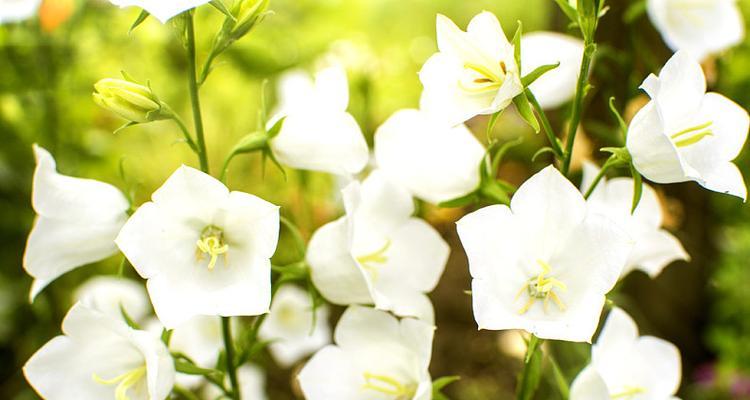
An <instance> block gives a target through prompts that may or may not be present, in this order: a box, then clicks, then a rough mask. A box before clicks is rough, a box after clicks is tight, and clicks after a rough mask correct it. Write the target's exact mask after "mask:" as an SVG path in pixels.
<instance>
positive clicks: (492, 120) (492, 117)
mask: <svg viewBox="0 0 750 400" xmlns="http://www.w3.org/2000/svg"><path fill="white" fill-rule="evenodd" d="M504 110H505V109H502V110H500V111H498V112H496V113H494V114H492V115H490V120H489V121H487V140H488V141H489V140H490V136H491V134H492V130H493V129H495V124H496V123H497V120H498V119H499V118H500V115H502V113H503V111H504Z"/></svg>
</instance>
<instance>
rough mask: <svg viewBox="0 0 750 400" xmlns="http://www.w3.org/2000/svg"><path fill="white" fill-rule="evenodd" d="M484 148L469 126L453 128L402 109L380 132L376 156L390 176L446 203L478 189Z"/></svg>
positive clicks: (434, 200) (425, 196) (417, 193)
mask: <svg viewBox="0 0 750 400" xmlns="http://www.w3.org/2000/svg"><path fill="white" fill-rule="evenodd" d="M484 153H485V150H484V147H483V146H482V144H481V143H479V141H478V140H477V139H476V138H475V137H474V135H472V133H471V131H469V129H467V128H466V126H464V125H463V124H460V125H456V126H455V127H449V126H447V125H444V124H441V123H439V122H438V121H436V120H435V119H434V118H432V117H431V116H430V115H428V114H427V113H425V112H422V111H418V110H411V109H407V110H400V111H397V112H396V113H395V114H393V115H392V116H391V117H390V118H388V120H386V121H385V122H384V123H383V125H381V126H380V127H379V128H378V130H377V132H375V159H376V162H377V165H378V168H380V169H381V170H382V171H383V173H384V174H385V175H387V177H388V179H389V180H391V181H393V182H395V183H398V184H399V185H401V186H403V187H404V188H406V189H407V190H409V191H410V192H411V193H412V194H413V195H414V196H416V197H419V198H421V199H424V200H426V201H429V202H431V203H440V202H443V201H448V200H452V199H455V198H458V197H462V196H464V195H466V194H469V193H471V192H472V191H474V190H476V189H477V187H478V186H479V183H480V175H479V167H480V164H481V162H482V159H483V157H484Z"/></svg>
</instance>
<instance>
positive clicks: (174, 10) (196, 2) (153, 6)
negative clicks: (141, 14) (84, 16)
mask: <svg viewBox="0 0 750 400" xmlns="http://www.w3.org/2000/svg"><path fill="white" fill-rule="evenodd" d="M109 1H110V3H112V4H114V5H116V6H120V7H128V6H137V7H141V8H143V9H144V10H146V11H148V12H149V14H151V15H153V16H154V17H156V19H158V20H159V21H161V23H166V22H167V20H169V19H170V18H172V17H174V16H175V15H177V14H180V13H181V12H183V11H187V10H189V9H191V8H195V7H197V6H200V5H202V4H206V3H208V2H209V1H210V0H109Z"/></svg>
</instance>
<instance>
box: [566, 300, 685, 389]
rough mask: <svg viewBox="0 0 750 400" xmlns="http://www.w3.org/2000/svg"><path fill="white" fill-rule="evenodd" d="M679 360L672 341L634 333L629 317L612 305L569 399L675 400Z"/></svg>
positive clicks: (679, 369) (633, 325)
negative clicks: (589, 362) (589, 359)
mask: <svg viewBox="0 0 750 400" xmlns="http://www.w3.org/2000/svg"><path fill="white" fill-rule="evenodd" d="M680 364H681V362H680V351H679V350H678V349H677V348H676V347H675V346H674V345H673V344H672V343H669V342H667V341H666V340H662V339H659V338H655V337H653V336H638V327H637V326H636V324H635V322H634V321H633V319H632V318H630V316H629V315H628V314H627V313H625V311H623V310H621V309H619V308H613V309H612V311H610V313H609V317H607V322H606V323H605V324H604V328H602V332H601V333H600V334H599V338H598V339H597V341H596V344H595V345H594V346H592V348H591V364H590V365H589V366H587V367H586V368H584V370H583V371H581V373H580V374H579V375H578V377H577V378H576V379H575V381H574V382H573V385H572V386H571V388H570V400H602V399H632V400H641V399H643V400H677V397H674V394H675V392H677V389H678V388H679V387H680V378H681V375H682V368H681V365H680Z"/></svg>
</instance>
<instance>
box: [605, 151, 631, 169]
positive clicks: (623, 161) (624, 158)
mask: <svg viewBox="0 0 750 400" xmlns="http://www.w3.org/2000/svg"><path fill="white" fill-rule="evenodd" d="M600 151H603V152H605V153H610V154H611V156H610V157H609V159H608V160H607V162H608V163H611V165H612V166H613V167H626V166H630V165H631V163H632V160H633V158H632V157H631V156H630V152H629V151H628V148H627V147H602V148H601V150H600Z"/></svg>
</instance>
